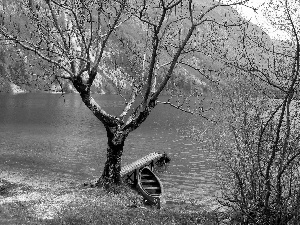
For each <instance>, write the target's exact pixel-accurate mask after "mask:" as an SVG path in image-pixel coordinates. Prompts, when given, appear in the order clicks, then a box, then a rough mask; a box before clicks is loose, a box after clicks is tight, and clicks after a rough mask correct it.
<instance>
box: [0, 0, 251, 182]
mask: <svg viewBox="0 0 300 225" xmlns="http://www.w3.org/2000/svg"><path fill="white" fill-rule="evenodd" d="M245 2H247V1H245V0H244V1H232V3H227V4H223V3H221V1H220V2H219V1H208V2H205V3H203V4H202V5H198V4H197V3H196V1H192V0H151V1H140V0H114V1H112V0H107V1H93V0H90V1H81V0H65V1H60V0H44V1H42V0H29V1H11V2H9V3H8V1H2V3H3V4H2V10H1V18H2V25H1V27H0V34H1V35H2V37H4V38H5V40H6V41H7V40H9V41H11V42H13V43H15V44H17V45H18V46H19V47H20V48H22V49H24V50H26V51H30V52H33V53H34V54H35V55H36V56H38V57H39V58H40V59H41V60H44V61H47V62H48V63H50V64H51V65H53V66H55V67H56V68H57V69H59V70H60V73H59V74H55V77H56V78H57V79H66V80H69V81H70V82H71V83H72V84H73V86H74V88H75V89H76V90H77V91H78V93H79V94H80V96H81V99H82V101H83V102H84V103H85V105H86V106H87V107H88V108H89V109H90V110H91V111H92V113H93V114H94V115H95V116H96V117H97V118H98V119H99V120H100V121H101V122H102V123H103V125H104V127H105V128H106V131H107V138H108V147H107V160H106V163H105V166H104V171H103V173H102V176H101V177H100V178H99V180H98V182H97V184H98V185H100V184H102V183H108V184H113V183H114V184H119V183H120V181H121V180H120V170H121V156H122V153H123V146H124V142H125V139H126V137H127V136H128V134H129V133H130V132H132V131H133V130H135V129H137V128H138V127H139V126H140V125H141V124H142V123H143V122H144V121H145V120H146V118H147V117H148V115H149V114H150V113H151V111H152V110H153V108H154V107H155V106H156V105H157V104H158V103H159V101H158V97H159V96H160V94H161V93H162V92H163V91H164V89H165V88H166V86H167V84H168V82H169V81H170V79H171V77H172V76H173V74H174V73H175V71H176V69H177V68H180V67H181V68H184V66H186V67H188V64H189V61H191V60H192V59H193V56H198V55H197V54H199V52H201V48H200V47H199V46H197V43H198V42H199V38H200V35H201V34H202V33H203V32H204V31H207V29H206V28H205V27H206V26H208V25H210V23H211V21H213V20H214V19H213V18H214V15H213V14H212V13H213V12H214V11H215V10H216V9H217V8H221V7H228V6H231V5H238V4H244V3H245ZM219 20H222V18H219ZM194 68H195V67H194ZM97 76H102V77H108V78H109V79H111V80H114V83H115V84H116V88H117V91H118V93H119V94H120V95H122V96H123V94H124V89H127V92H128V90H129V93H130V97H129V98H128V99H126V101H125V106H124V110H123V112H122V113H121V114H120V115H117V116H115V115H110V114H108V113H107V112H106V111H105V110H104V109H103V108H102V107H101V105H100V104H98V103H96V101H95V100H94V99H93V98H92V96H91V86H92V84H93V82H94V81H95V79H96V77H97ZM158 81H159V82H158ZM138 96H141V97H142V100H141V102H139V103H138V106H137V107H135V108H133V103H134V102H136V101H139V99H140V98H137V97H138ZM162 103H164V104H167V105H170V106H172V107H175V108H178V109H182V105H175V104H173V103H171V102H170V101H168V102H162ZM185 111H187V110H185ZM190 112H191V111H190ZM201 112H202V111H201V110H198V111H196V112H193V113H201Z"/></svg>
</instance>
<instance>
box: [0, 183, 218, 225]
mask: <svg viewBox="0 0 300 225" xmlns="http://www.w3.org/2000/svg"><path fill="white" fill-rule="evenodd" d="M221 216H222V215H221V214H220V213H218V214H216V213H215V212H207V211H205V210H204V208H201V207H199V206H193V207H192V206H189V205H180V204H179V205H176V206H167V205H165V207H163V209H161V210H158V209H155V208H151V207H148V206H147V207H146V206H144V205H143V203H142V199H141V197H140V196H139V195H137V193H136V192H135V191H132V190H131V189H129V188H124V190H123V191H121V193H120V194H111V193H107V192H105V191H104V190H101V189H95V188H83V187H81V186H77V187H70V188H69V189H66V188H64V189H62V188H61V189H43V188H40V189H39V188H36V187H30V186H26V185H22V184H14V183H10V182H7V181H5V180H1V179H0V224H8V225H9V224H51V225H54V224H73V225H76V224H78V225H84V224H207V225H210V224H221V223H220V220H221Z"/></svg>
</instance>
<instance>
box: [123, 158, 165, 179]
mask: <svg viewBox="0 0 300 225" xmlns="http://www.w3.org/2000/svg"><path fill="white" fill-rule="evenodd" d="M162 156H163V154H161V153H156V152H153V153H150V154H149V155H146V156H145V157H143V158H141V159H139V160H137V161H135V162H133V163H130V164H128V165H126V166H124V167H122V169H121V177H123V176H125V175H126V174H128V173H131V172H132V171H134V170H136V169H139V168H141V167H143V166H144V165H146V164H149V163H150V162H151V161H153V160H156V159H158V158H161V157H162Z"/></svg>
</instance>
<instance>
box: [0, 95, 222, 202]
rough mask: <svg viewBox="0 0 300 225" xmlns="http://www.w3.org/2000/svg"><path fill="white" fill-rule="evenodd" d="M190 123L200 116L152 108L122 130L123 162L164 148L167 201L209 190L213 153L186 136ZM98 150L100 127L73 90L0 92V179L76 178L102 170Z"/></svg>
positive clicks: (49, 181)
mask: <svg viewBox="0 0 300 225" xmlns="http://www.w3.org/2000/svg"><path fill="white" fill-rule="evenodd" d="M95 99H96V100H97V101H98V102H99V103H102V104H104V106H105V109H106V110H107V111H108V112H111V113H113V112H120V110H121V108H120V106H121V105H122V99H120V98H118V97H117V96H105V95H102V96H95ZM193 126H194V127H199V126H201V119H200V118H195V117H192V116H191V115H188V114H186V113H182V112H180V111H178V110H176V109H173V108H170V107H168V106H163V105H162V106H158V107H157V108H155V109H154V111H153V112H152V114H151V115H150V117H149V118H148V119H147V120H146V121H145V122H144V124H142V126H141V127H140V128H138V129H137V130H135V131H134V132H132V133H131V134H130V135H129V136H128V138H127V140H126V143H125V147H124V155H123V159H122V160H123V161H122V163H123V165H124V164H127V163H130V162H133V161H135V160H137V159H139V158H141V157H143V156H145V155H147V154H149V153H151V152H166V153H168V154H169V155H170V157H171V159H172V161H171V164H170V165H168V167H167V172H165V173H162V174H159V177H160V178H161V180H162V182H163V185H164V188H165V192H166V200H167V201H171V202H172V201H175V202H176V201H179V202H181V201H184V199H185V198H187V197H188V198H195V199H198V200H200V201H201V200H203V198H207V197H209V196H212V195H213V194H214V193H215V191H216V185H215V181H214V172H215V166H216V165H215V154H214V152H212V151H211V150H209V149H205V148H204V147H203V146H202V145H201V143H196V142H193V141H192V140H191V139H189V138H187V137H186V133H187V132H188V131H189V130H190V129H192V128H193ZM201 146H202V147H201ZM105 156H106V132H105V129H104V127H103V125H102V124H101V123H100V122H99V121H98V120H97V119H96V118H95V117H94V116H93V115H92V113H91V112H90V111H89V110H88V109H87V108H86V106H85V105H84V104H83V103H82V102H81V100H80V98H79V95H76V94H68V95H65V96H64V97H62V96H60V95H59V94H40V93H39V94H19V95H9V94H1V95H0V170H1V171H0V177H5V176H9V177H10V178H15V179H21V180H22V181H24V182H32V183H34V182H36V181H38V182H40V183H41V184H43V185H46V186H67V185H70V184H71V183H72V184H78V183H83V182H84V181H88V180H89V179H93V178H95V177H97V176H99V175H100V174H101V172H102V168H103V165H104V162H105Z"/></svg>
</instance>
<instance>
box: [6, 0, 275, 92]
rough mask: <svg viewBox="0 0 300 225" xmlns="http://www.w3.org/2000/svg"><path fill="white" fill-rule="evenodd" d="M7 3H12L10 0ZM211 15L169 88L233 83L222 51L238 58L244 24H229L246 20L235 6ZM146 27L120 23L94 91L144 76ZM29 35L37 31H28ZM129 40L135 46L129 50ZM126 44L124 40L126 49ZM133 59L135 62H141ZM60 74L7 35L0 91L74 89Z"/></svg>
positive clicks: (206, 3)
mask: <svg viewBox="0 0 300 225" xmlns="http://www.w3.org/2000/svg"><path fill="white" fill-rule="evenodd" d="M211 2H212V1H210V0H206V1H198V2H197V6H196V7H197V10H199V11H201V10H202V9H203V8H205V7H208V6H210V5H211ZM5 4H9V3H8V2H6V3H5ZM36 6H38V5H36ZM33 7H35V6H33ZM12 8H13V7H12ZM12 10H13V9H12ZM36 12H37V13H43V12H42V11H39V10H38V9H36ZM176 13H178V14H180V13H182V14H184V13H185V12H184V11H182V8H180V7H178V9H177V12H176ZM11 19H12V20H14V22H13V23H12V24H14V26H15V27H23V26H25V27H26V28H29V30H30V26H31V25H30V24H26V20H24V21H22V20H19V19H18V18H14V15H13V13H12V17H11ZM209 19H210V20H211V21H214V22H211V23H207V24H206V25H205V26H202V27H201V28H198V29H199V30H198V32H197V35H198V38H199V42H198V43H194V44H195V45H198V47H197V48H198V49H201V51H197V52H193V54H189V55H188V57H186V58H184V59H182V60H181V65H180V67H179V66H178V67H177V69H176V70H175V76H173V77H172V78H171V81H170V82H169V83H168V86H167V88H166V90H165V93H172V92H178V91H180V92H181V91H183V92H185V93H193V94H195V93H202V92H206V91H208V90H209V89H210V87H212V86H213V85H214V84H216V82H217V83H218V84H224V85H225V84H226V82H228V81H226V80H227V78H228V77H227V76H225V75H224V72H225V71H226V70H227V69H229V68H228V65H225V64H224V57H223V56H224V55H225V54H227V55H231V57H232V58H234V57H236V56H237V54H239V51H238V50H237V46H238V44H237V43H238V42H239V41H240V40H239V38H240V36H241V35H242V32H243V31H242V29H243V28H241V27H240V26H236V27H230V25H232V24H242V23H243V22H244V20H243V19H242V18H241V17H240V16H239V15H238V13H237V12H236V11H235V10H234V9H232V8H230V7H226V8H218V9H216V10H214V11H213V12H211V13H210V14H209ZM2 22H3V23H4V22H5V21H4V20H3V21H2ZM27 22H28V21H27ZM187 25H188V24H182V25H181V27H178V30H174V32H179V33H180V32H181V33H185V32H187V30H186V29H185V27H187ZM227 25H228V26H227ZM147 29H148V28H147V27H146V26H145V24H143V23H141V21H138V20H128V21H126V23H124V24H123V25H122V26H120V28H119V29H118V30H117V32H115V34H114V36H113V38H111V40H110V44H109V45H108V46H107V49H106V50H105V51H106V52H107V53H106V60H105V61H104V63H103V64H101V65H100V67H101V71H102V73H101V76H97V77H96V80H95V82H94V84H93V86H92V92H96V93H101V94H104V93H108V94H109V93H113V94H115V93H117V92H118V89H119V87H120V86H122V89H125V90H126V85H127V83H128V80H127V78H126V75H124V74H131V75H132V74H133V73H136V74H137V75H135V76H139V77H140V79H144V78H143V75H142V72H141V71H142V70H143V66H144V65H142V64H143V63H142V64H141V63H139V62H141V58H142V60H144V61H147V60H149V59H148V58H147V57H148V53H149V55H150V52H148V51H147V50H146V49H144V46H141V45H139V43H142V39H143V38H144V36H145V35H147ZM251 33H255V34H258V33H262V31H261V30H260V28H259V27H257V26H255V25H252V24H248V25H247V34H251ZM212 34H213V35H212ZM28 35H32V34H31V33H30V32H28ZM31 38H32V37H31ZM268 41H270V40H268ZM124 44H126V45H127V46H131V47H132V48H128V49H126V48H125V49H124ZM121 45H123V46H122V48H121V47H120V46H121ZM121 49H122V50H121ZM161 51H165V53H163V54H162V55H164V56H165V57H166V59H167V58H168V57H169V56H168V50H167V49H166V48H163V47H162V49H161ZM134 61H136V64H135V63H134ZM162 61H163V60H162ZM165 61H166V60H165ZM191 65H195V66H194V67H193V66H191ZM199 68H200V69H199ZM56 73H57V74H58V73H61V71H59V70H58V69H57V68H55V67H53V65H50V64H49V63H47V62H45V61H43V60H41V59H40V58H39V56H38V55H36V54H33V53H31V52H28V51H26V50H24V49H22V48H21V47H20V46H18V45H16V44H14V43H12V42H9V41H7V40H4V38H3V37H2V45H1V49H0V91H1V92H10V91H12V89H14V88H15V86H14V85H13V84H15V85H17V86H18V87H20V88H21V89H22V90H25V91H49V90H50V91H61V90H62V89H63V90H64V91H66V92H73V91H74V88H73V87H72V85H71V84H70V83H69V82H68V81H66V80H61V79H56V78H55V76H52V75H53V74H56ZM122 74H123V75H122ZM208 74H209V76H208ZM155 76H156V79H157V82H159V81H161V79H162V78H161V76H160V71H159V69H157V72H156V74H155ZM230 82H231V81H230ZM13 87H14V88H13ZM124 87H125V88H124ZM128 88H129V87H128Z"/></svg>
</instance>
